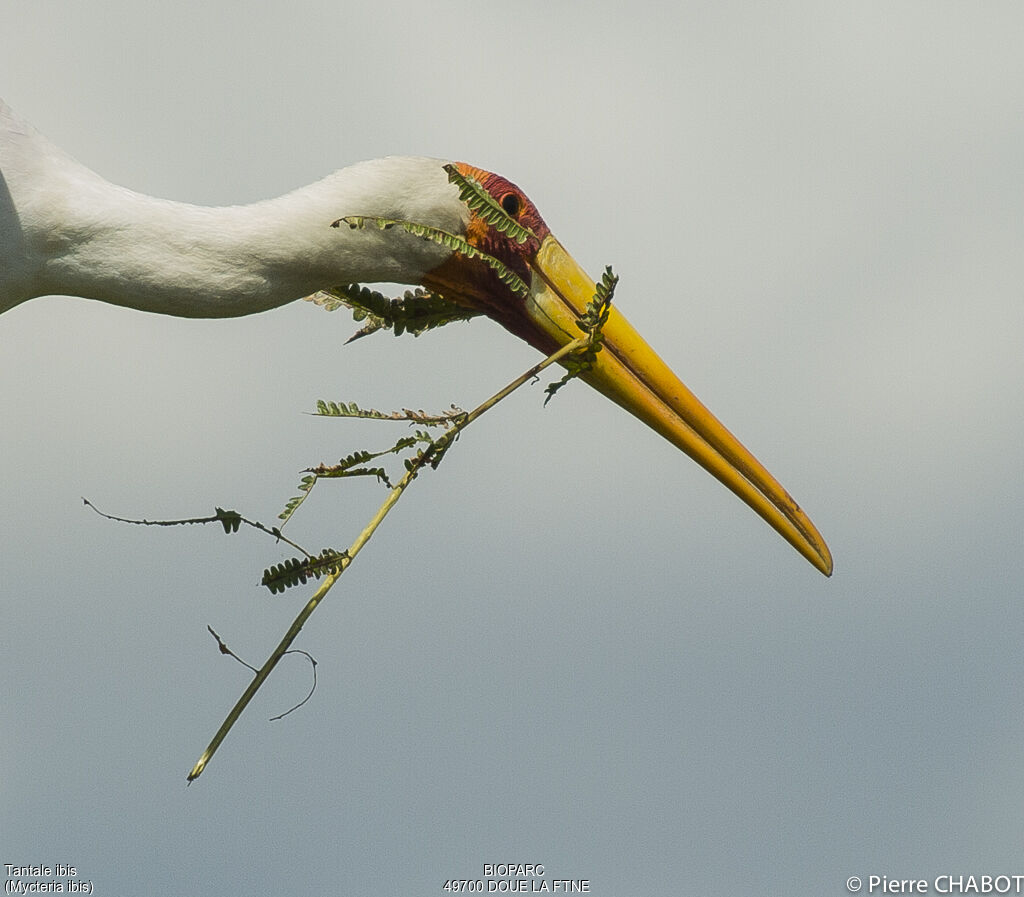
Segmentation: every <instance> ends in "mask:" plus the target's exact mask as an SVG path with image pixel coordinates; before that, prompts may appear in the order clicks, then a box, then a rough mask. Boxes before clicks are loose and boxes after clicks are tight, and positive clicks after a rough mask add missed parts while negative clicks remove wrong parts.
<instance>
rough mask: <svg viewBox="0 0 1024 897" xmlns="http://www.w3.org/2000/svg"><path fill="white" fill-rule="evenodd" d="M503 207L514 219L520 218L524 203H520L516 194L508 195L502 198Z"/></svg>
mask: <svg viewBox="0 0 1024 897" xmlns="http://www.w3.org/2000/svg"><path fill="white" fill-rule="evenodd" d="M501 207H502V208H503V209H504V210H505V211H506V212H507V213H508V214H509V215H511V216H512V217H513V218H516V217H518V215H519V212H520V210H521V209H522V203H521V202H520V201H519V195H518V194H516V193H506V194H505V195H504V196H503V197H502V198H501Z"/></svg>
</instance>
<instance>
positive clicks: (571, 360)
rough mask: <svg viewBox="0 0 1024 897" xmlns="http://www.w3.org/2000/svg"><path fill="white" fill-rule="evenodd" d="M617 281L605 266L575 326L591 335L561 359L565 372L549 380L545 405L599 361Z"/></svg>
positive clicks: (610, 270) (609, 268)
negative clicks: (550, 381)
mask: <svg viewBox="0 0 1024 897" xmlns="http://www.w3.org/2000/svg"><path fill="white" fill-rule="evenodd" d="M618 282H619V278H618V277H617V276H616V275H615V274H613V273H612V269H611V267H610V266H609V267H606V268H605V269H604V273H603V274H602V275H601V282H600V283H599V284H597V286H596V288H595V290H594V298H593V299H591V300H590V302H588V303H587V307H586V309H585V310H584V312H583V314H582V315H580V317H579V320H578V321H577V322H576V326H577V327H579V329H580V330H582V331H583V332H584V333H586V334H587V335H588V336H589V339H588V340H587V344H586V345H585V346H583V348H582V349H580V350H579V351H578V352H573V353H572V354H571V355H568V356H566V357H565V358H564V359H563V360H562V366H563V367H564V368H565V374H564V375H563V376H562V379H561V380H559V381H558V382H557V383H550V384H548V386H547V387H546V388H545V390H544V392H545V393H546V396H545V398H544V404H545V405H547V403H548V402H550V401H551V397H552V396H554V394H555V393H556V392H558V390H560V389H561V388H562V387H563V386H565V384H566V383H568V382H569V381H570V380H573V379H575V378H576V377H579V376H580V375H581V374H585V373H586V372H587V371H589V370H590V369H591V368H592V367H593V366H594V364H595V363H596V361H597V353H598V352H600V351H601V349H602V343H603V342H604V333H603V332H602V329H601V328H603V327H604V325H605V324H606V323H607V321H608V312H609V311H610V310H611V306H612V297H613V296H614V295H615V285H616V284H617V283H618Z"/></svg>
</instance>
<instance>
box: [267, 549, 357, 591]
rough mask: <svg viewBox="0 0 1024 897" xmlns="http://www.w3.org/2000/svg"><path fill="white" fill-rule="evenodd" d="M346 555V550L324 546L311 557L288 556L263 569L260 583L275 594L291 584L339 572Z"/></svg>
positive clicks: (296, 584)
mask: <svg viewBox="0 0 1024 897" xmlns="http://www.w3.org/2000/svg"><path fill="white" fill-rule="evenodd" d="M347 557H348V552H347V551H337V550H336V549H334V548H325V549H324V550H323V551H322V552H321V553H320V554H317V555H313V556H312V557H305V558H288V560H286V561H283V562H282V563H280V564H274V565H273V566H270V567H268V568H267V569H266V570H264V571H263V578H262V579H261V580H260V585H262V586H266V587H267V588H268V589H270V592H271V594H272V595H276V594H278V593H279V592H283V591H284V590H285V589H290V588H292V587H293V586H298V585H305V584H306V582H307V581H308V580H310V579H319V578H320V577H321V576H324V575H331V574H336V573H338V572H340V570H341V562H342V561H343V560H344V559H345V558H347Z"/></svg>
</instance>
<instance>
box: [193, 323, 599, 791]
mask: <svg viewBox="0 0 1024 897" xmlns="http://www.w3.org/2000/svg"><path fill="white" fill-rule="evenodd" d="M593 339H594V333H593V332H589V333H587V334H585V335H584V336H581V337H579V338H578V339H575V340H573V341H572V342H570V343H567V344H566V345H564V346H563V347H562V348H561V349H559V350H558V351H557V352H555V353H554V354H553V355H549V356H548V357H547V358H545V359H544V360H543V361H541V362H538V363H537V364H535V365H534V366H533V367H531V368H530V369H529V370H528V371H526V372H525V373H523V374H522V375H520V376H519V377H517V378H516V379H515V380H513V381H512V382H511V383H509V384H508V385H507V386H505V387H504V388H503V389H501V390H499V391H498V392H497V393H495V394H494V395H493V396H491V397H490V398H489V399H487V400H486V401H485V402H482V403H481V404H480V405H478V406H477V407H476V408H474V409H473V410H472V411H470V412H468V413H467V414H464V415H461V416H459V417H458V418H457V419H456V420H455V421H454V422H453V423H452V425H451V426H450V427H449V428H448V429H447V430H446V431H445V432H444V433H443V434H442V435H440V436H439V437H437V438H436V439H434V440H433V441H432V442H431V443H430V445H428V447H427V448H426V449H423V450H422V451H420V452H419V453H417V454H416V455H415V456H414V457H413V458H412V459H411V460H409V461H407V462H406V471H405V474H404V476H403V477H402V478H401V479H400V480H399V481H398V482H397V483H396V484H395V485H394V486H393V487H392V488H391V490H390V491H389V492H388V495H387V498H385V499H384V501H383V503H382V504H381V506H380V507H379V508H378V509H377V512H376V513H375V514H374V515H373V517H372V518H371V519H370V521H369V523H367V524H366V526H365V527H364V528H363V531H362V532H361V533H360V534H359V535H358V536H357V537H356V539H355V541H354V542H353V543H352V544H351V545H350V546H349V547H348V549H347V550H345V551H343V552H340V553H338V554H335V555H333V556H332V557H331V558H330V567H329V569H327V570H326V571H325V575H324V578H323V581H322V582H321V583H320V584H319V586H318V587H317V589H316V591H315V592H314V593H313V595H312V597H311V598H310V599H309V601H307V602H306V605H305V606H304V607H303V608H302V610H301V611H299V613H298V615H297V616H296V617H295V619H294V620H293V621H292V624H291V626H290V627H289V628H288V631H287V632H286V633H285V634H284V637H283V638H282V639H281V641H280V642H279V643H278V645H277V647H276V648H275V649H274V650H273V652H272V653H271V654H270V656H269V657H268V658H267V660H266V661H265V662H264V664H263V666H261V667H260V668H259V670H258V671H257V672H256V673H255V675H254V676H253V679H252V681H251V682H250V683H249V685H248V687H247V688H246V689H245V691H244V692H243V693H242V696H241V697H240V698H239V699H238V701H237V702H236V703H235V706H234V707H233V708H232V709H231V712H230V713H228V715H227V717H225V719H224V722H223V723H221V726H220V728H219V729H218V730H217V732H216V734H215V735H214V736H213V739H212V740H211V741H210V743H209V745H208V746H207V748H206V750H205V751H203V753H202V756H200V758H199V760H198V761H196V764H195V766H193V767H192V770H191V772H189V774H188V781H189V782H192V781H194V780H195V779H197V778H198V777H199V776H200V775H202V773H203V770H204V769H205V768H206V766H207V764H208V763H209V762H210V759H211V758H212V757H213V755H214V754H215V753H216V751H217V749H218V748H219V747H220V745H221V743H222V742H223V741H224V739H225V738H226V737H227V734H228V732H230V731H231V728H232V727H233V726H234V724H235V722H236V721H237V720H238V718H239V717H240V716H241V715H242V713H243V712H244V710H245V708H246V707H247V706H248V704H249V702H250V701H251V700H252V699H253V697H254V696H255V694H256V692H257V691H259V689H260V687H261V686H262V685H263V683H264V682H265V681H266V680H267V677H268V676H269V675H270V674H271V672H273V670H274V668H275V667H276V666H277V664H278V662H279V661H280V660H281V658H282V657H283V656H284V655H285V654H286V653H287V652H288V651H289V650H290V649H291V645H292V642H294V641H295V638H296V636H298V634H299V632H301V631H302V627H303V626H305V624H306V621H307V620H308V619H309V618H310V616H311V615H312V614H313V612H314V611H315V610H316V609H317V607H319V606H320V602H321V601H323V599H324V598H325V597H326V596H327V593H328V592H330V590H331V589H332V588H333V587H334V585H335V584H336V583H337V582H338V580H339V579H340V578H341V575H342V574H343V573H344V572H345V571H346V570H347V569H348V568H349V567H350V566H351V565H352V562H353V561H354V560H355V559H356V556H357V555H358V554H359V552H360V551H361V550H362V549H363V546H364V545H366V543H367V542H369V541H370V539H371V538H372V537H373V534H374V533H375V532H376V531H377V528H378V527H379V526H380V525H381V523H383V521H384V518H385V517H387V515H388V514H389V513H390V511H391V509H392V508H393V507H394V506H395V505H396V504H397V503H398V500H399V499H400V498H401V497H402V495H403V494H404V493H405V491H406V489H408V488H409V486H410V485H412V482H413V480H415V479H416V477H417V476H418V475H419V473H420V471H422V470H423V468H424V467H426V466H428V465H429V466H430V467H432V468H434V467H436V466H437V464H438V463H439V462H440V460H441V458H442V457H443V455H444V453H445V452H446V451H447V449H448V448H449V447H450V446H451V445H452V443H453V442H454V440H455V439H456V438H457V437H458V435H459V434H460V433H461V432H462V431H463V430H464V429H465V428H466V427H468V426H469V425H470V424H471V423H473V421H475V420H476V419H477V418H479V417H480V416H481V415H482V414H485V413H486V412H487V411H489V410H490V409H491V408H493V407H494V406H495V405H497V404H498V402H500V401H501V400H502V399H505V398H507V397H508V396H509V395H510V394H511V393H513V392H515V390H517V389H518V388H519V387H520V386H522V385H523V384H524V383H528V382H529V381H530V380H532V379H533V378H535V377H536V376H537V375H538V374H539V373H540V372H541V371H543V370H544V369H545V368H547V367H548V366H549V365H552V364H554V363H555V362H558V361H562V360H563V359H565V358H566V357H567V356H569V355H571V354H572V353H573V352H577V351H579V350H580V349H582V348H584V347H586V346H587V345H588V344H590V343H591V342H592V341H593Z"/></svg>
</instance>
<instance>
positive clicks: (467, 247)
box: [332, 211, 530, 297]
mask: <svg viewBox="0 0 1024 897" xmlns="http://www.w3.org/2000/svg"><path fill="white" fill-rule="evenodd" d="M502 214H503V215H504V214H505V213H504V211H502ZM506 217H507V216H506ZM510 220H511V219H510ZM343 223H344V224H347V225H348V226H349V227H350V228H352V229H353V230H363V229H365V228H368V227H376V228H377V229H378V230H390V229H391V228H393V227H400V228H402V230H404V231H405V232H406V233H409V234H412V235H413V236H414V237H420V238H422V239H424V240H430V241H431V242H433V243H437V244H438V245H439V246H444V247H446V248H447V249H451V250H452V251H454V252H458V253H459V254H460V255H463V256H465V257H466V258H471V259H479V260H480V261H482V262H483V263H484V264H485V265H487V266H488V267H489V268H490V269H491V270H492V271H494V273H495V274H497V275H498V278H499V279H500V280H501V282H502V283H504V284H505V285H506V286H507V287H508V288H509V289H510V290H512V292H514V293H516V294H517V295H519V296H523V297H526V296H527V295H529V292H530V288H529V287H528V286H527V285H526V282H525V281H524V280H523V279H522V278H521V277H520V276H519V275H518V274H516V273H515V271H513V270H512V269H511V268H509V267H508V266H507V265H506V264H505V263H504V262H501V261H499V260H498V259H496V258H495V257H494V256H493V255H488V254H487V253H486V252H481V251H480V250H479V249H477V248H476V247H475V246H473V244H472V243H470V242H469V241H468V240H466V239H465V237H460V236H458V235H457V234H451V233H449V232H448V231H446V230H441V229H440V228H438V227H431V226H430V225H428V224H418V223H417V222H415V221H404V220H402V219H400V218H378V217H375V216H368V215H349V216H347V217H345V218H339V219H338V220H337V221H335V222H334V223H333V225H332V226H333V227H340V226H341V224H343Z"/></svg>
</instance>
